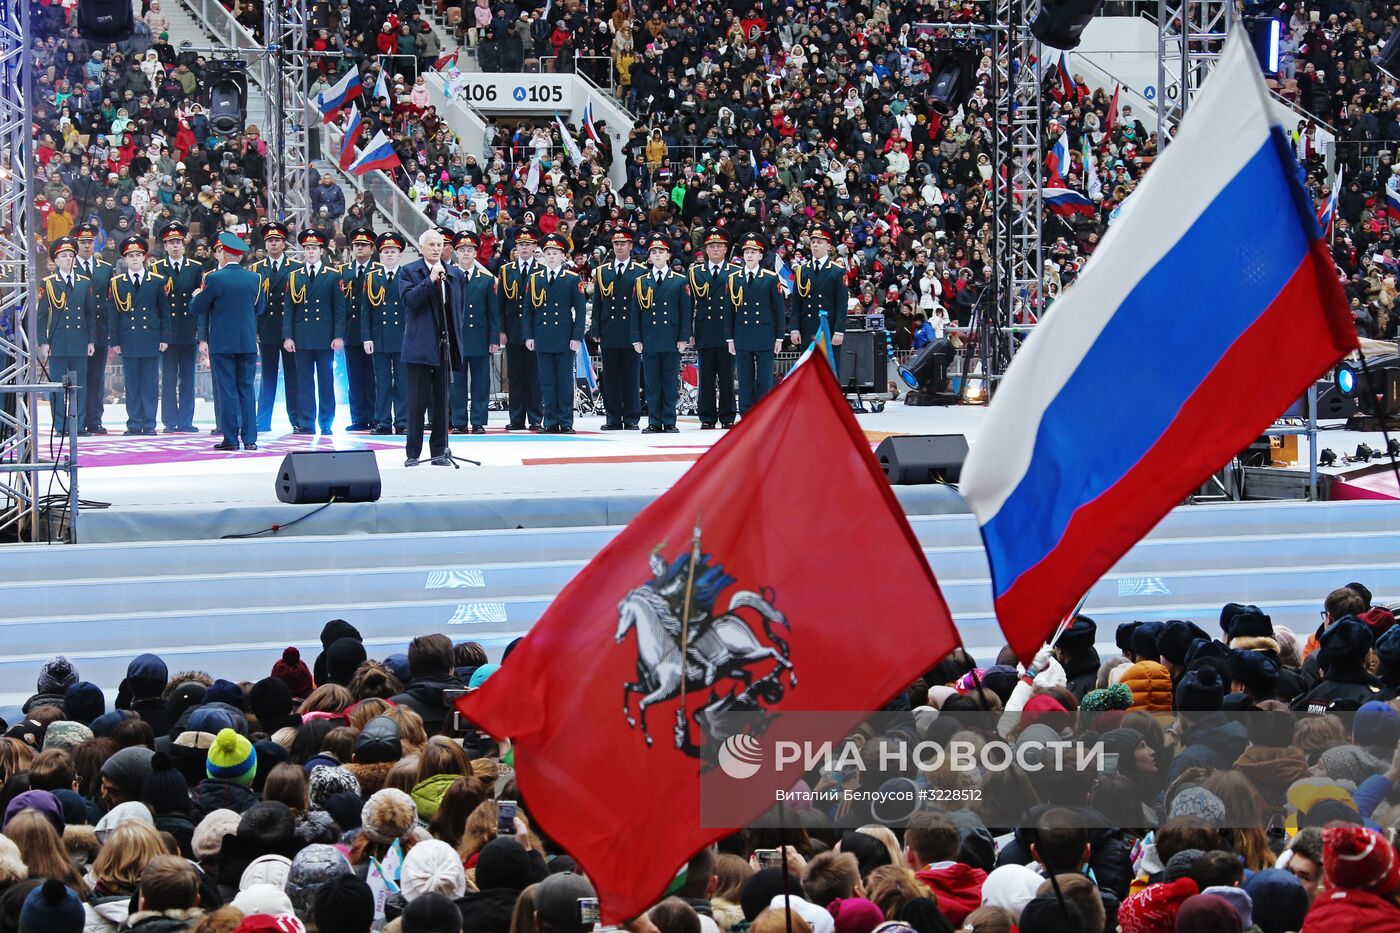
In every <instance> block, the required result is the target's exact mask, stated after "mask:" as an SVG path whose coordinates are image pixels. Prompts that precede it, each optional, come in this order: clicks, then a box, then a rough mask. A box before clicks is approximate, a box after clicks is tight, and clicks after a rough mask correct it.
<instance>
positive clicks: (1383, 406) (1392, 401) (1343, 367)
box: [1334, 353, 1400, 420]
mask: <svg viewBox="0 0 1400 933" xmlns="http://www.w3.org/2000/svg"><path fill="white" fill-rule="evenodd" d="M1366 368H1367V369H1369V370H1370V372H1371V378H1370V379H1369V380H1368V379H1367V378H1366V369H1363V368H1362V367H1361V363H1360V362H1357V361H1353V360H1344V361H1343V362H1341V363H1338V364H1337V368H1336V369H1335V370H1334V373H1335V378H1336V380H1337V389H1338V390H1339V391H1340V392H1341V393H1342V394H1343V395H1355V396H1356V400H1357V402H1358V403H1359V405H1360V407H1361V413H1362V414H1363V415H1372V416H1374V417H1377V418H1389V419H1391V420H1394V419H1396V418H1397V417H1400V354H1394V353H1387V354H1385V355H1383V356H1372V357H1367V359H1366Z"/></svg>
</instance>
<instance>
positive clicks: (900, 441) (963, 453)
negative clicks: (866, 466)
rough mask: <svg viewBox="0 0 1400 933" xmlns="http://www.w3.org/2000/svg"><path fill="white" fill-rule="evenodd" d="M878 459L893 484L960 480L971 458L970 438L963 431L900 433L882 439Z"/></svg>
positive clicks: (913, 484) (876, 453)
mask: <svg viewBox="0 0 1400 933" xmlns="http://www.w3.org/2000/svg"><path fill="white" fill-rule="evenodd" d="M875 459H876V460H879V461H880V469H882V470H884V471H885V479H887V480H889V481H890V485H891V486H916V485H919V484H921V483H939V482H942V483H956V482H957V481H958V480H959V479H961V478H962V465H963V461H964V460H966V459H967V438H966V437H965V436H963V435H961V434H897V435H894V436H892V437H887V438H885V439H884V440H883V441H881V442H880V446H879V447H876V448H875Z"/></svg>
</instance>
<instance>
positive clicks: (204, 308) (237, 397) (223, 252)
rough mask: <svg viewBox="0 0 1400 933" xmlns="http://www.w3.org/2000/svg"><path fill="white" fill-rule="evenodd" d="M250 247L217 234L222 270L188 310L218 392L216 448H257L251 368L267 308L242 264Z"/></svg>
mask: <svg viewBox="0 0 1400 933" xmlns="http://www.w3.org/2000/svg"><path fill="white" fill-rule="evenodd" d="M247 252H248V244H247V243H245V242H244V241H243V240H242V239H241V238H239V237H237V236H234V235H233V234H232V233H229V232H228V231H224V232H223V233H220V234H219V240H218V243H217V245H216V246H215V248H214V255H215V258H216V259H217V261H218V263H219V268H218V269H216V270H214V271H213V272H210V273H209V274H208V275H206V276H205V277H204V281H203V282H202V283H201V284H200V287H199V290H198V291H196V292H195V295H194V299H193V300H192V301H191V303H190V307H191V309H192V310H193V312H194V315H195V319H196V321H197V322H198V326H199V341H200V346H201V347H202V348H203V349H204V351H205V352H207V353H208V354H209V362H210V366H211V367H212V369H213V372H214V391H215V392H216V393H218V396H219V399H220V401H219V405H218V417H219V420H220V421H221V422H222V423H221V424H220V425H219V433H220V434H222V435H223V436H224V438H223V440H222V441H220V442H219V443H218V444H215V445H214V449H215V450H227V451H233V450H237V449H238V443H239V440H240V439H241V440H242V442H243V449H244V450H257V449H258V421H257V413H258V402H257V396H256V394H255V392H254V389H253V368H254V367H255V366H256V365H257V360H258V318H259V317H260V316H262V314H263V312H264V310H265V309H266V307H267V298H266V296H265V295H264V294H263V289H262V278H261V277H260V276H259V275H258V274H257V273H255V272H253V271H251V270H249V269H244V268H242V267H241V266H239V262H240V261H241V260H242V259H243V257H244V256H245V255H246V254H247Z"/></svg>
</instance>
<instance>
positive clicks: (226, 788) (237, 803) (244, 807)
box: [190, 778, 258, 820]
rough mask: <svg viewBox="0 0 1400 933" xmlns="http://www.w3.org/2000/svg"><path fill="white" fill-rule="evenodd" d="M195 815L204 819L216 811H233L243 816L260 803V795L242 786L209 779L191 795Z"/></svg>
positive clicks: (201, 782)
mask: <svg viewBox="0 0 1400 933" xmlns="http://www.w3.org/2000/svg"><path fill="white" fill-rule="evenodd" d="M190 800H191V803H192V804H193V806H194V812H195V815H196V816H197V817H198V818H199V819H200V820H202V819H204V818H205V817H206V816H208V815H209V814H211V813H213V812H214V811H215V810H232V811H233V812H234V813H237V814H239V815H242V814H244V813H246V812H248V810H250V809H252V807H253V804H255V803H257V802H258V795H257V794H255V793H253V792H252V791H250V790H249V789H248V788H246V787H244V786H242V785H241V784H233V783H230V782H228V781H216V780H214V779H213V778H207V779H205V780H203V781H200V782H199V786H197V787H196V788H195V789H194V793H192V794H191V795H190Z"/></svg>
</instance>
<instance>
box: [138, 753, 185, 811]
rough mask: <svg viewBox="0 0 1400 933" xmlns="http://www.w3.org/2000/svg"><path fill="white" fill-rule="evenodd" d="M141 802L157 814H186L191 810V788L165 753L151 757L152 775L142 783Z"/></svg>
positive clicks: (147, 776)
mask: <svg viewBox="0 0 1400 933" xmlns="http://www.w3.org/2000/svg"><path fill="white" fill-rule="evenodd" d="M141 802H142V803H144V804H147V805H148V806H150V808H151V809H152V810H154V811H155V812H157V813H185V812H188V810H189V809H190V786H189V785H188V784H186V783H185V776H184V775H183V774H181V773H180V772H179V771H177V770H175V762H173V761H171V759H170V756H169V755H167V754H165V753H164V752H156V753H155V754H154V755H152V756H151V773H150V774H148V775H146V780H144V781H142V782H141Z"/></svg>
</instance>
